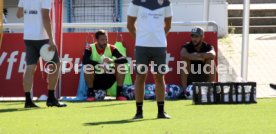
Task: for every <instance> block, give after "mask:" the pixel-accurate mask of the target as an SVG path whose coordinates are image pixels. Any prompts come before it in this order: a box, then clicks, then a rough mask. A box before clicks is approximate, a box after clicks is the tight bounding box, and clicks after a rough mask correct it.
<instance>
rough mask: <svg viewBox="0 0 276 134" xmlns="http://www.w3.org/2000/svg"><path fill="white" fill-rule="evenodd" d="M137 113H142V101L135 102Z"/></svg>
mask: <svg viewBox="0 0 276 134" xmlns="http://www.w3.org/2000/svg"><path fill="white" fill-rule="evenodd" d="M136 108H137V114H143V102H136Z"/></svg>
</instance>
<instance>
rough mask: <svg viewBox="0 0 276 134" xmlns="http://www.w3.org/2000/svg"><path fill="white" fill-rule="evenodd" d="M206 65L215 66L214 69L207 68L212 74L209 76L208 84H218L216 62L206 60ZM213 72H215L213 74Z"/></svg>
mask: <svg viewBox="0 0 276 134" xmlns="http://www.w3.org/2000/svg"><path fill="white" fill-rule="evenodd" d="M212 62H213V63H212ZM206 64H208V65H213V66H212V67H208V68H207V71H208V72H211V74H209V77H208V78H209V80H208V82H216V64H215V63H214V60H206ZM212 68H213V69H212ZM212 70H214V71H213V72H212Z"/></svg>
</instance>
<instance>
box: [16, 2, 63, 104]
mask: <svg viewBox="0 0 276 134" xmlns="http://www.w3.org/2000/svg"><path fill="white" fill-rule="evenodd" d="M51 3H52V0H20V1H19V4H18V10H17V18H22V17H24V43H25V48H26V63H27V66H26V70H25V73H24V77H23V86H24V91H25V96H26V100H25V108H37V107H38V106H37V105H36V104H34V103H33V101H32V98H31V93H30V91H31V89H32V87H33V79H34V73H35V69H36V64H37V61H38V59H39V57H40V53H39V51H40V48H41V47H42V46H43V45H45V44H49V51H55V55H54V57H53V59H52V61H51V62H52V63H54V64H55V65H56V66H52V68H51V70H53V72H49V74H48V99H47V102H46V105H47V106H48V107H52V106H56V107H65V106H66V104H63V103H60V102H59V101H58V100H57V99H56V97H55V88H56V85H57V81H58V77H59V76H58V74H59V67H60V61H59V57H58V52H57V48H56V44H55V42H54V39H53V35H52V29H51V28H52V26H51V19H50V9H51Z"/></svg>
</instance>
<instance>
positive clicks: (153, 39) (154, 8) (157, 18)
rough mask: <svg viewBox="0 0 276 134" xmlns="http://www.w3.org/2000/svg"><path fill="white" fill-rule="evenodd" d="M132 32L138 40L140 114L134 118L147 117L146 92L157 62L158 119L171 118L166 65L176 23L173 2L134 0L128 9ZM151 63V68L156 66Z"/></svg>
mask: <svg viewBox="0 0 276 134" xmlns="http://www.w3.org/2000/svg"><path fill="white" fill-rule="evenodd" d="M127 14H128V22H127V23H128V24H127V25H128V30H129V32H130V34H131V35H132V37H133V38H134V39H135V41H136V42H135V45H136V48H135V60H136V81H135V99H136V108H137V111H136V115H135V116H134V118H133V119H141V118H143V109H142V107H143V100H144V89H145V82H146V78H147V71H148V70H149V68H148V65H149V64H150V63H152V62H153V64H155V65H154V67H153V69H154V70H153V72H154V74H153V77H154V81H155V84H156V90H155V91H156V92H155V93H156V101H157V106H158V114H157V118H159V119H170V118H171V117H170V116H169V115H168V114H166V113H165V111H164V105H165V103H164V102H165V80H164V74H165V70H166V68H165V66H164V65H166V49H167V39H166V35H167V34H168V32H169V30H170V28H171V22H172V7H171V2H170V0H133V1H132V2H131V3H130V6H129V9H128V13H127ZM135 23H136V26H135ZM153 64H151V65H153Z"/></svg>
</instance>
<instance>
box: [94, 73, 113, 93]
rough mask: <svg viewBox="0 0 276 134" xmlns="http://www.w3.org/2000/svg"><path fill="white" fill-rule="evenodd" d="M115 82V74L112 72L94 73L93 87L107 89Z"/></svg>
mask: <svg viewBox="0 0 276 134" xmlns="http://www.w3.org/2000/svg"><path fill="white" fill-rule="evenodd" d="M114 82H116V76H115V75H114V74H95V78H94V82H93V83H94V88H95V89H97V90H98V89H101V90H107V89H109V88H111V86H112V85H113V84H114Z"/></svg>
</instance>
